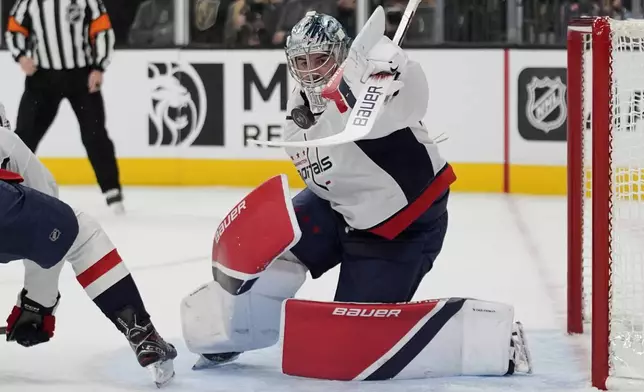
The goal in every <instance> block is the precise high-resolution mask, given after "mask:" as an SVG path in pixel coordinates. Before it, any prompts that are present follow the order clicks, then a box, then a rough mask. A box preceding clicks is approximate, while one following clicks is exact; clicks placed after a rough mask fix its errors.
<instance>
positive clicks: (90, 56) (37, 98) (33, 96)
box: [6, 0, 124, 213]
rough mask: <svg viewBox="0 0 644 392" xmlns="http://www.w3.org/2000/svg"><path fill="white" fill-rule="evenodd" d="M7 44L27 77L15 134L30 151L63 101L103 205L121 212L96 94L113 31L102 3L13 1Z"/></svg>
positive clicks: (109, 144)
mask: <svg viewBox="0 0 644 392" xmlns="http://www.w3.org/2000/svg"><path fill="white" fill-rule="evenodd" d="M6 41H7V46H8V48H9V50H10V52H11V54H12V55H13V58H14V59H15V60H16V62H18V63H19V64H20V68H22V70H23V71H24V73H25V74H26V75H27V76H26V79H25V91H24V93H23V95H22V99H21V100H20V107H19V109H18V119H17V121H16V134H17V135H18V136H19V137H20V138H21V139H22V140H23V141H24V142H25V144H26V145H27V146H28V147H29V148H30V149H31V150H32V151H34V152H35V151H36V148H37V147H38V144H39V143H40V141H41V140H42V138H43V137H44V136H45V133H46V132H47V130H48V129H49V127H50V126H51V124H52V122H53V121H54V118H55V117H56V113H57V112H58V107H59V106H60V102H61V101H62V99H63V98H67V100H68V101H69V103H70V104H71V106H72V109H73V110H74V113H75V114H76V118H77V119H78V123H79V125H80V132H81V138H82V141H83V145H84V146H85V150H86V151H87V157H88V158H89V161H90V163H91V164H92V167H93V168H94V173H95V174H96V179H97V181H98V184H99V186H100V187H101V190H102V192H103V195H104V196H105V199H106V202H107V204H108V205H109V206H110V207H111V208H112V209H113V210H114V212H116V213H123V212H124V208H123V195H122V192H121V184H120V180H119V170H118V166H117V163H116V156H115V153H114V144H113V143H112V141H111V140H110V138H109V136H108V134H107V130H106V129H105V107H104V103H103V96H102V94H101V84H102V83H103V72H105V68H106V67H107V66H108V65H109V63H110V60H111V57H112V54H113V53H114V31H113V30H112V25H111V23H110V18H109V16H108V15H107V11H106V9H105V6H104V4H103V0H82V1H80V0H16V2H15V4H14V6H13V8H12V9H11V12H10V14H9V21H8V24H7V31H6Z"/></svg>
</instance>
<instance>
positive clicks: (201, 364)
mask: <svg viewBox="0 0 644 392" xmlns="http://www.w3.org/2000/svg"><path fill="white" fill-rule="evenodd" d="M237 358H239V355H235V356H233V357H230V358H229V359H226V360H224V361H211V360H210V359H208V358H206V357H204V356H203V355H200V356H199V358H198V359H197V362H195V364H194V365H193V366H192V370H203V369H213V368H216V367H219V366H221V365H225V364H227V363H230V362H232V361H234V360H236V359H237Z"/></svg>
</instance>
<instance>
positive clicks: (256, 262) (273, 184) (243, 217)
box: [212, 174, 302, 295]
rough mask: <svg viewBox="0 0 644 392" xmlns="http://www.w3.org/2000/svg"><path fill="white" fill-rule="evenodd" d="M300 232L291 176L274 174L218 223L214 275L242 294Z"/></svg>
mask: <svg viewBox="0 0 644 392" xmlns="http://www.w3.org/2000/svg"><path fill="white" fill-rule="evenodd" d="M301 236H302V232H301V231H300V226H299V225H298V223H297V218H296V216H295V211H294V209H293V203H292V202H291V196H290V192H289V188H288V180H287V178H286V176H285V175H283V174H281V175H278V176H275V177H272V178H270V179H269V180H267V181H266V182H264V183H263V184H261V185H260V186H259V187H257V188H255V189H254V190H253V191H252V192H251V193H249V194H248V195H247V196H246V197H245V198H244V199H243V200H241V201H240V202H239V203H238V204H237V205H236V206H235V207H234V208H233V209H232V210H231V211H230V212H229V213H228V215H227V216H226V217H225V218H224V220H223V221H222V222H221V223H220V224H219V226H218V227H217V232H216V233H215V239H214V242H213V248H212V273H213V277H214V279H215V281H216V282H218V283H219V284H220V285H221V287H222V288H224V289H225V290H226V291H228V292H229V293H230V294H232V295H239V294H243V293H244V292H245V291H247V290H249V289H250V288H251V287H252V286H253V284H255V282H256V281H257V279H258V278H259V276H260V274H261V273H262V272H263V271H264V270H265V269H266V268H267V267H268V265H269V264H270V263H271V262H272V261H273V260H275V259H276V258H277V257H278V256H279V255H281V254H283V253H284V252H286V251H287V250H289V249H291V247H293V246H294V245H295V244H296V243H297V242H298V241H299V240H300V237H301Z"/></svg>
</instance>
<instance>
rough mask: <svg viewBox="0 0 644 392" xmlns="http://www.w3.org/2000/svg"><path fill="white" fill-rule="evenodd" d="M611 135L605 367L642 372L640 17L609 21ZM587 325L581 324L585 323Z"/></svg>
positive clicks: (586, 280)
mask: <svg viewBox="0 0 644 392" xmlns="http://www.w3.org/2000/svg"><path fill="white" fill-rule="evenodd" d="M610 25H611V42H612V49H611V53H610V58H611V68H610V69H607V70H600V72H608V73H609V75H610V82H611V108H610V109H611V114H612V119H611V124H612V125H611V130H610V134H611V141H610V142H609V145H606V146H601V148H602V150H604V151H605V156H606V158H607V159H608V161H607V162H609V165H610V170H611V176H610V178H611V196H610V217H609V218H608V219H604V221H606V222H607V223H608V224H609V225H610V230H609V231H610V233H611V234H610V238H606V239H600V240H602V241H603V240H605V241H607V242H608V243H609V245H610V261H609V264H610V271H611V272H610V278H609V284H610V294H609V298H605V299H601V298H597V299H596V300H604V301H606V300H607V301H609V312H610V316H609V329H610V333H609V347H608V348H609V356H610V358H609V368H610V370H609V372H610V375H611V376H613V377H624V378H637V379H644V187H643V185H644V182H643V181H644V177H643V173H644V121H642V120H643V116H644V21H611V22H610ZM584 40H585V42H584V55H583V59H582V64H583V76H582V77H583V83H582V86H583V97H584V104H583V109H584V119H585V121H584V132H583V138H582V140H583V153H582V156H583V165H584V196H585V197H584V208H583V210H584V218H583V219H584V222H583V230H584V233H583V260H584V266H583V270H584V271H583V291H584V319H585V321H590V320H591V319H592V314H591V313H592V312H591V309H592V305H591V298H592V282H591V281H592V233H593V223H592V179H593V170H592V164H593V159H592V156H593V154H592V146H593V143H592V123H591V116H592V97H593V95H594V94H600V93H601V92H599V91H594V90H593V85H592V49H591V34H585V39H584ZM587 325H588V324H587Z"/></svg>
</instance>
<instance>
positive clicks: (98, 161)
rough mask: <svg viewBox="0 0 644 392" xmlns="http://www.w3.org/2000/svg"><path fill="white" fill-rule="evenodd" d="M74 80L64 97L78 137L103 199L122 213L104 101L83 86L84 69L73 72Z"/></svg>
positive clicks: (118, 183)
mask: <svg viewBox="0 0 644 392" xmlns="http://www.w3.org/2000/svg"><path fill="white" fill-rule="evenodd" d="M75 76H76V77H78V78H79V80H74V83H81V82H82V83H81V84H80V85H78V86H76V88H74V90H73V92H72V93H70V94H68V96H67V99H68V100H69V103H70V104H71V106H72V109H73V110H74V113H75V114H76V118H77V119H78V123H79V126H80V132H81V139H82V142H83V145H84V146H85V150H86V151H87V158H88V159H89V161H90V163H91V164H92V167H93V168H94V173H95V174H96V180H97V181H98V185H99V186H100V188H101V191H102V192H103V195H104V196H105V200H106V202H107V204H108V205H109V206H111V207H112V208H113V209H114V211H115V212H117V213H122V212H124V210H123V195H122V189H121V183H120V178H119V168H118V164H117V162H116V154H115V151H114V143H113V142H112V140H111V139H110V137H109V135H108V132H107V129H106V128H105V103H104V102H103V95H102V94H101V92H100V91H99V92H96V93H93V94H90V93H89V91H88V89H87V77H86V75H85V73H84V72H80V71H79V72H77V75H75Z"/></svg>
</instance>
